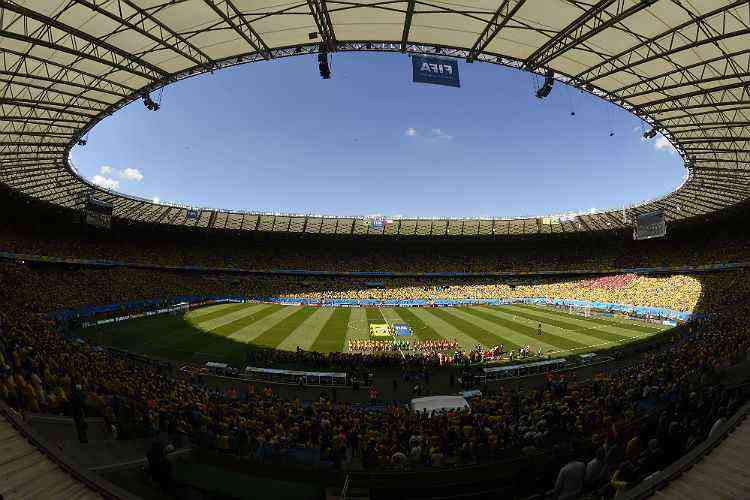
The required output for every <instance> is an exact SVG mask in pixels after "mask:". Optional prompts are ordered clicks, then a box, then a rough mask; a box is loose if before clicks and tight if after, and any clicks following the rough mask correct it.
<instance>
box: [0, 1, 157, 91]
mask: <svg viewBox="0 0 750 500" xmlns="http://www.w3.org/2000/svg"><path fill="white" fill-rule="evenodd" d="M3 11H8V12H13V13H15V14H17V15H18V16H20V19H19V20H18V21H16V22H15V23H13V25H14V26H19V25H20V26H23V27H24V34H20V33H15V32H11V31H7V30H2V31H0V34H1V35H2V36H5V37H8V38H13V39H15V40H19V41H23V42H26V43H30V44H35V45H41V46H43V47H47V48H49V49H53V50H58V51H62V52H67V53H69V54H73V55H77V56H81V57H85V58H87V59H90V60H92V61H96V62H99V63H101V64H104V65H107V66H111V67H113V68H117V69H119V70H122V71H126V72H128V73H132V74H135V75H139V76H141V77H143V78H145V79H147V80H158V79H160V78H162V77H164V76H166V75H167V72H166V71H164V70H163V69H161V68H159V67H157V66H155V65H153V64H151V63H149V62H147V61H144V60H143V59H141V58H139V57H136V56H134V55H132V54H130V53H128V52H127V51H125V50H123V49H120V48H119V47H115V46H114V45H110V44H109V43H107V42H104V41H102V40H100V39H98V38H97V37H95V36H92V35H89V34H88V33H85V32H83V31H80V30H78V29H75V28H73V27H71V26H67V25H65V24H63V23H61V22H59V21H58V20H56V19H52V18H49V17H47V16H44V15H42V14H40V13H38V12H36V11H33V10H31V9H27V8H25V7H21V6H20V5H16V4H14V3H10V2H8V1H6V0H0V19H2V18H3V16H2V14H5V16H4V17H6V18H10V17H11V16H10V15H9V14H8V12H3ZM39 23H42V25H43V26H44V30H43V31H44V33H39V32H38V31H39V30H34V31H32V32H29V27H30V26H37V25H38V24H39ZM9 24H10V23H9V22H8V23H6V26H7V25H9ZM62 40H66V42H67V44H62V43H59V42H60V41H62ZM71 47H75V48H71Z"/></svg>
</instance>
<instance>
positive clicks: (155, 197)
mask: <svg viewBox="0 0 750 500" xmlns="http://www.w3.org/2000/svg"><path fill="white" fill-rule="evenodd" d="M151 201H153V202H154V203H161V198H159V197H158V196H154V197H153V198H151Z"/></svg>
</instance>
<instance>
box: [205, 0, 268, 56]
mask: <svg viewBox="0 0 750 500" xmlns="http://www.w3.org/2000/svg"><path fill="white" fill-rule="evenodd" d="M203 1H204V2H205V3H206V4H207V5H208V6H209V7H211V8H212V9H213V11H214V12H215V13H216V15H218V16H219V17H220V18H222V19H223V20H224V22H225V23H227V25H228V26H229V27H230V28H232V29H233V30H234V31H236V32H237V34H238V35H240V36H241V37H242V38H243V40H245V41H246V42H247V43H248V45H250V46H251V47H252V48H253V49H255V50H256V51H257V52H259V53H260V54H261V55H262V56H263V59H265V60H269V59H271V49H270V48H269V47H268V45H266V42H264V41H263V39H262V38H261V37H260V35H259V34H258V33H257V32H256V31H255V30H254V29H253V27H252V26H250V23H249V22H247V19H245V16H243V15H242V13H241V12H240V11H239V9H238V8H237V7H236V6H235V5H234V4H233V3H232V2H231V1H230V0H203Z"/></svg>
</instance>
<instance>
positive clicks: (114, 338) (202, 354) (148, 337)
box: [79, 304, 666, 366]
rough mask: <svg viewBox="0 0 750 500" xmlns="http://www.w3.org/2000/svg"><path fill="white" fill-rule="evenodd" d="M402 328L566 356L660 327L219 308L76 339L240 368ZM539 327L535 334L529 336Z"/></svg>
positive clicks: (556, 315)
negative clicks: (375, 329) (249, 360)
mask: <svg viewBox="0 0 750 500" xmlns="http://www.w3.org/2000/svg"><path fill="white" fill-rule="evenodd" d="M373 322H375V323H383V322H388V323H394V322H404V323H407V324H408V325H409V326H411V328H412V331H413V334H414V338H416V339H420V340H424V339H439V338H447V339H456V340H458V342H459V343H460V344H461V345H462V346H463V347H464V348H467V349H468V348H470V346H472V345H474V344H477V343H480V344H482V345H485V346H490V345H497V344H504V345H505V347H506V349H517V348H518V346H521V345H524V344H529V345H530V346H531V348H532V350H533V351H534V352H536V351H537V349H538V348H539V346H541V347H542V349H543V351H544V353H545V354H548V355H551V356H566V355H569V354H582V353H586V352H591V351H596V350H601V349H607V348H610V347H613V346H615V345H619V344H623V343H625V342H630V341H633V340H637V339H641V338H645V337H648V336H650V335H653V334H655V333H658V332H660V331H662V330H664V329H665V328H666V327H664V326H662V325H658V324H650V323H642V322H636V321H629V320H625V319H618V318H597V317H591V318H585V317H582V316H577V315H573V314H568V313H567V312H564V311H560V310H556V309H552V308H547V307H542V306H530V305H521V304H517V305H507V306H499V307H486V306H477V307H460V308H417V307H415V308H399V307H392V308H345V307H341V308H334V307H300V306H282V305H275V304H221V305H216V306H210V307H205V308H202V309H196V310H194V311H191V312H189V313H188V314H186V315H184V316H158V317H153V318H146V319H139V320H133V321H129V322H123V323H115V324H111V325H106V326H102V327H92V328H88V329H83V330H80V331H79V334H81V335H83V336H86V337H89V338H91V339H93V340H94V341H95V342H97V343H99V344H102V345H107V346H111V347H117V348H120V349H125V350H128V351H131V352H137V353H141V354H145V355H148V356H155V357H159V358H165V359H171V360H176V361H186V360H206V361H223V362H227V363H230V364H232V365H233V366H241V365H242V363H243V362H244V360H245V353H246V352H247V350H248V349H249V348H257V347H273V348H277V349H286V350H294V349H296V347H297V346H300V347H301V348H303V349H306V350H316V351H321V352H330V351H343V350H344V349H345V346H346V340H347V339H366V338H368V336H369V324H370V323H373ZM538 323H542V328H543V334H542V335H541V336H539V335H538V334H537V325H538Z"/></svg>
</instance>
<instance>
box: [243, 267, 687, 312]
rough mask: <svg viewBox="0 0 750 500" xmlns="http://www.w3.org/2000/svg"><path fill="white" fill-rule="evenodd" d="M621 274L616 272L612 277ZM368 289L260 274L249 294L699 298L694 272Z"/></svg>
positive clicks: (620, 300) (339, 281)
mask: <svg viewBox="0 0 750 500" xmlns="http://www.w3.org/2000/svg"><path fill="white" fill-rule="evenodd" d="M610 279H611V280H612V281H614V280H617V279H618V275H615V276H612V277H611V278H610ZM382 282H383V284H382V286H381V287H379V288H370V287H368V286H367V285H366V283H365V282H364V281H363V280H362V279H358V278H355V277H338V278H326V277H319V278H313V277H299V276H262V277H258V278H257V279H255V280H253V282H252V283H251V284H250V288H249V295H251V296H267V297H282V298H292V299H294V298H296V299H303V298H304V299H312V300H315V301H321V302H323V301H327V300H345V299H360V300H367V299H375V300H379V301H392V300H403V301H409V300H412V299H423V300H456V299H494V298H525V297H542V298H544V297H546V298H550V299H571V300H584V301H600V302H611V303H616V304H626V305H634V306H647V307H661V308H666V309H672V310H676V311H692V310H693V309H694V308H695V307H696V305H697V304H698V302H699V300H700V298H701V283H700V281H699V280H698V279H697V278H695V277H694V276H690V275H679V274H678V275H670V276H654V277H649V276H637V277H633V278H631V279H628V281H626V282H622V283H621V286H618V287H614V286H611V287H607V288H605V287H601V286H596V285H595V284H594V283H595V282H593V281H592V280H589V279H580V278H568V279H561V278H555V277H550V278H540V277H534V278H531V277H529V278H519V277H515V278H496V277H495V278H493V277H477V278H406V277H401V278H385V279H383V280H382Z"/></svg>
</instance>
